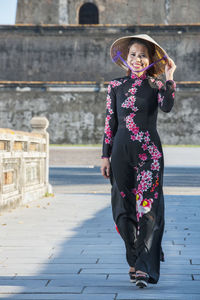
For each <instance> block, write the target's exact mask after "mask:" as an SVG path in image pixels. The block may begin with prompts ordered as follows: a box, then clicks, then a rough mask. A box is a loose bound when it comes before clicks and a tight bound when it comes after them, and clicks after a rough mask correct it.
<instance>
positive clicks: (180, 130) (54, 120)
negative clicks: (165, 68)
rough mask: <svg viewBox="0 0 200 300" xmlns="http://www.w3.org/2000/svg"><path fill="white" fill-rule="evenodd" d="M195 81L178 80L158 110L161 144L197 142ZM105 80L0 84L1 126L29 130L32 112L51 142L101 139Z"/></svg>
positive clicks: (199, 86) (199, 112)
mask: <svg viewBox="0 0 200 300" xmlns="http://www.w3.org/2000/svg"><path fill="white" fill-rule="evenodd" d="M199 94H200V83H196V84H195V83H193V84H178V85H177V96H176V101H175V106H174V108H173V110H172V112H170V113H169V114H166V113H163V112H161V111H159V118H158V130H159V133H160V137H161V140H162V142H163V143H165V144H200V123H199V120H200V98H199ZM105 99H106V85H102V86H100V85H99V84H91V83H88V84H86V83H85V84H73V83H71V84H69V83H68V84H50V83H48V84H45V83H41V84H30V83H27V84H14V83H12V84H8V83H7V84H0V127H7V128H15V129H16V130H17V129H20V130H24V131H28V130H30V120H31V118H32V117H33V116H45V117H47V119H48V120H49V124H50V126H49V128H48V132H49V133H50V141H51V143H71V144H74V143H77V144H82V143H84V144H94V143H101V141H102V135H103V131H104V119H105Z"/></svg>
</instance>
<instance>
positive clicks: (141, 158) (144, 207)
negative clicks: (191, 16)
mask: <svg viewBox="0 0 200 300" xmlns="http://www.w3.org/2000/svg"><path fill="white" fill-rule="evenodd" d="M110 53H111V58H112V60H113V61H114V62H115V63H116V64H118V65H119V66H120V67H122V68H124V69H126V70H127V72H128V74H127V76H125V77H122V78H116V79H114V80H112V81H111V82H110V84H109V86H108V93H107V99H106V100H107V112H106V120H105V130H104V140H103V149H102V150H103V151H102V167H101V173H102V175H103V176H104V178H110V181H111V184H112V193H111V194H112V195H111V202H112V212H113V219H114V222H115V224H116V227H117V231H118V232H119V234H120V235H121V237H122V239H123V240H124V242H125V247H126V259H127V262H128V264H129V266H130V269H129V276H130V280H131V282H135V283H136V285H137V286H138V287H140V288H143V287H146V286H147V284H148V282H149V283H154V284H155V283H157V282H158V280H159V274H160V260H162V261H163V259H164V254H163V252H162V248H161V241H162V235H163V230H164V198H163V190H162V185H163V168H164V161H163V151H162V146H161V141H160V138H159V135H158V132H157V128H156V123H157V113H158V108H160V109H161V110H162V111H164V112H170V111H171V109H172V107H173V104H174V96H175V83H174V81H173V73H174V71H175V69H176V65H175V63H174V62H173V60H172V59H170V58H169V57H168V55H167V53H166V52H165V51H164V49H162V48H161V47H160V46H159V45H158V44H157V43H156V42H155V41H154V40H153V39H152V38H151V37H150V36H148V35H145V34H143V35H137V36H127V37H122V38H120V39H118V40H116V41H115V42H114V43H113V44H112V46H111V51H110ZM164 72H165V76H166V82H162V81H161V80H160V79H159V78H158V75H159V74H162V73H164ZM110 158H111V159H110Z"/></svg>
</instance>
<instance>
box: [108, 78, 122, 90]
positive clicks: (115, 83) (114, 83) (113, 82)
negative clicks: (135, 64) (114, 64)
mask: <svg viewBox="0 0 200 300" xmlns="http://www.w3.org/2000/svg"><path fill="white" fill-rule="evenodd" d="M121 84H122V82H121V81H118V80H112V81H111V82H110V85H111V86H112V87H113V88H114V87H116V86H119V85H121Z"/></svg>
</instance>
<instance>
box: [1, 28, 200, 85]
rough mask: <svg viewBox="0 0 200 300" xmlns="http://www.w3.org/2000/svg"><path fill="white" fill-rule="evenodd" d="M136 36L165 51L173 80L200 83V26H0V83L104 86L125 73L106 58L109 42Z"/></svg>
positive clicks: (108, 57) (107, 56)
mask: <svg viewBox="0 0 200 300" xmlns="http://www.w3.org/2000/svg"><path fill="white" fill-rule="evenodd" d="M136 33H147V34H149V35H151V36H152V37H153V38H155V39H156V40H157V41H158V42H159V43H160V45H161V46H163V47H164V48H165V49H166V51H167V52H168V54H169V55H170V56H171V57H172V58H173V59H174V60H175V62H176V64H177V70H176V72H175V79H176V80H178V81H197V80H200V25H185V26H182V25H180V26H178V25H177V26H165V25H163V26H86V27H84V26H71V27H70V26H0V80H24V81H71V80H72V81H91V80H94V81H97V82H101V81H104V80H106V81H109V80H111V79H112V78H115V77H118V76H122V75H123V74H124V71H123V70H121V69H120V68H119V67H118V66H116V65H115V64H114V63H113V62H112V61H111V59H110V55H109V49H110V46H111V44H112V42H113V41H114V40H115V39H116V38H118V37H120V36H124V35H132V34H136Z"/></svg>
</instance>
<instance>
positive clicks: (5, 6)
mask: <svg viewBox="0 0 200 300" xmlns="http://www.w3.org/2000/svg"><path fill="white" fill-rule="evenodd" d="M16 9H17V0H9V1H8V0H1V9H0V25H14V24H15V17H16Z"/></svg>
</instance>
